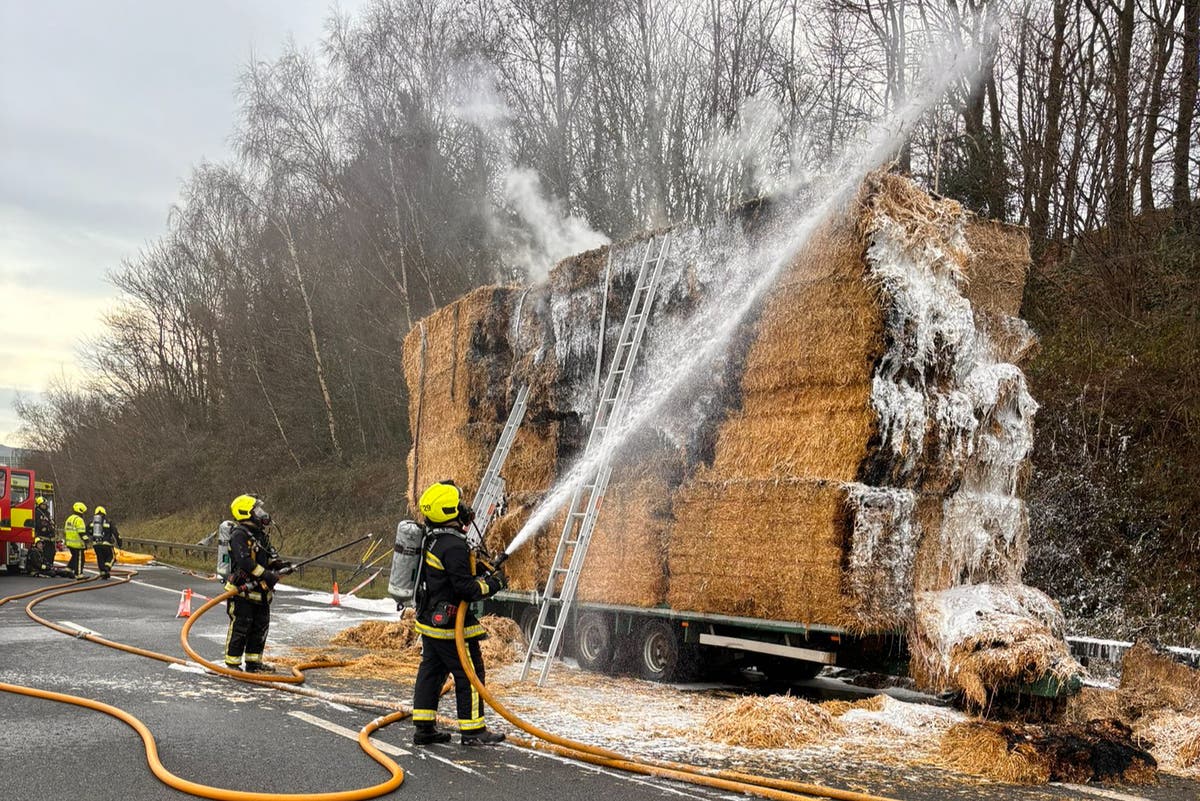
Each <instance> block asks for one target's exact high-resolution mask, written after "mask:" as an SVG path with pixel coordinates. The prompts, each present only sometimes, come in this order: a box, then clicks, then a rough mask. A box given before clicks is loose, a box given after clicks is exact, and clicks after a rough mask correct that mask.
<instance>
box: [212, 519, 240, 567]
mask: <svg viewBox="0 0 1200 801" xmlns="http://www.w3.org/2000/svg"><path fill="white" fill-rule="evenodd" d="M234 525H236V524H235V523H234V522H233V521H232V520H222V521H221V525H219V526H217V575H218V576H220V577H221V580H222V581H228V580H229V571H230V569H231V568H232V560H231V559H230V557H229V538H230V536H231V535H232V534H233V527H234Z"/></svg>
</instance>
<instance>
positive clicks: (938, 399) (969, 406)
mask: <svg viewBox="0 0 1200 801" xmlns="http://www.w3.org/2000/svg"><path fill="white" fill-rule="evenodd" d="M767 205H769V204H764V205H763V206H761V207H759V206H756V207H752V208H748V209H746V210H744V211H743V212H742V213H741V214H740V215H738V216H736V217H735V218H733V219H731V220H728V221H725V222H722V223H719V224H716V225H714V226H712V227H709V228H677V229H674V230H673V231H672V236H673V239H672V249H671V254H672V255H671V258H670V260H669V262H668V263H667V264H666V265H665V266H664V271H663V276H662V279H661V285H660V293H659V295H658V301H657V304H656V306H655V307H654V309H653V312H652V316H651V319H650V328H649V329H648V332H647V337H648V340H647V345H646V348H645V349H646V350H647V351H648V353H647V355H646V357H645V359H644V360H643V361H642V363H641V366H640V367H638V368H636V369H635V373H634V379H635V381H636V382H638V383H639V384H644V383H647V381H646V379H647V378H649V377H650V374H649V373H648V372H647V371H651V370H654V369H655V354H656V353H657V352H660V351H661V352H668V351H667V350H665V349H664V348H663V347H660V346H664V345H665V343H666V342H667V341H668V340H670V339H672V338H677V337H678V336H680V335H681V333H680V332H685V331H687V330H688V329H687V325H688V320H689V315H690V314H691V313H693V312H694V311H695V310H696V309H697V308H698V307H699V306H700V305H701V303H702V302H704V301H707V300H711V299H712V298H713V297H720V296H721V294H722V292H723V291H725V290H726V287H728V286H730V285H733V286H736V285H737V282H736V281H731V280H730V276H729V275H727V274H726V270H728V269H732V267H731V265H734V264H737V263H738V262H737V259H735V258H734V256H735V255H737V254H738V253H744V252H747V251H748V249H750V248H751V247H752V246H753V244H754V243H755V242H756V241H759V240H760V239H762V238H763V237H765V236H766V235H767V230H768V229H769V228H770V227H771V226H778V225H781V224H782V225H786V222H787V221H786V220H785V221H780V220H777V219H774V220H772V219H770V218H769V214H768V213H767V211H769V209H766V206H767ZM642 250H643V241H642V240H635V241H631V242H625V243H619V244H614V245H612V246H610V247H608V248H601V249H598V250H594V251H589V252H587V253H584V254H580V255H578V256H574V257H571V258H569V259H566V260H564V261H563V262H561V263H560V264H559V265H558V266H557V267H556V268H555V269H554V270H553V271H552V273H551V275H550V277H549V279H548V280H547V281H546V282H545V283H543V284H540V285H537V286H532V287H487V288H483V289H479V290H476V291H474V292H472V293H470V294H468V295H466V296H464V297H463V298H461V299H459V300H458V301H456V302H454V303H452V304H450V305H449V306H447V307H445V308H443V309H440V310H439V311H437V312H436V313H434V314H433V315H431V316H430V317H428V318H426V319H425V320H423V321H422V322H421V323H420V324H419V325H418V326H417V327H416V328H414V329H413V331H412V332H410V333H409V335H408V337H407V338H406V340H405V346H404V364H405V376H406V380H407V382H408V387H409V392H410V394H411V396H412V398H413V403H412V404H411V406H410V415H411V419H410V422H411V425H412V430H413V432H414V444H413V449H412V452H411V453H410V457H409V459H410V467H411V468H412V469H411V471H410V476H411V477H412V487H411V488H410V489H412V490H413V492H412V493H411V494H410V497H416V488H417V487H418V486H420V485H421V484H422V483H428V482H429V481H432V480H437V479H441V478H445V477H448V476H453V477H455V478H456V479H457V480H459V481H460V482H464V483H467V484H469V483H470V482H471V481H473V480H477V479H478V476H479V475H480V474H481V472H482V469H483V465H484V464H486V462H487V458H488V456H489V455H490V453H491V449H492V447H493V446H494V445H495V442H496V439H497V437H498V435H499V430H500V427H501V426H502V424H503V421H504V419H505V417H506V416H507V413H508V409H509V407H510V406H511V403H512V401H513V399H514V398H515V395H516V391H517V389H518V388H519V387H520V386H522V385H528V386H529V387H530V390H531V391H530V396H529V397H530V400H529V408H528V412H527V414H526V418H525V423H524V426H523V427H522V430H521V432H520V435H519V436H518V438H517V441H516V443H515V445H514V448H513V451H512V453H511V454H510V456H509V460H508V464H507V466H506V469H505V471H504V476H505V479H506V481H507V487H508V490H509V492H510V494H511V498H512V499H513V500H514V502H513V503H510V506H509V510H508V513H507V515H506V516H505V517H502V518H501V519H500V520H499V521H497V523H496V524H495V525H494V526H493V528H492V529H491V530H490V532H489V535H488V543H487V544H488V546H489V548H490V549H491V550H493V551H494V552H500V551H502V550H505V548H506V546H508V544H509V542H510V541H511V539H512V536H513V533H514V532H515V531H519V530H521V528H522V527H523V525H524V524H525V522H526V521H527V520H528V519H529V517H530V515H531V514H532V512H533V510H534V509H536V508H537V505H538V503H539V502H540V499H541V498H543V497H545V494H546V493H548V492H549V491H550V490H551V488H552V487H553V486H554V484H555V482H556V480H557V479H559V478H561V477H562V476H563V475H565V473H566V472H567V471H568V470H569V469H570V467H571V466H572V464H573V463H574V461H575V459H576V458H577V457H578V456H579V455H580V453H581V451H582V449H583V446H584V444H585V442H586V438H587V433H588V426H589V424H590V420H591V418H592V415H593V413H594V411H595V403H596V397H597V387H596V380H595V376H596V375H597V369H596V368H597V365H596V362H597V359H599V360H600V361H601V362H602V364H601V367H602V368H603V367H604V366H606V365H607V362H608V360H609V359H610V358H611V355H612V351H613V349H614V347H615V344H616V340H617V338H618V335H619V331H620V326H621V323H622V321H623V317H624V313H625V308H626V306H627V305H628V303H629V300H630V296H631V293H632V290H633V285H634V278H635V276H636V272H637V268H638V265H639V263H640V258H641V254H642ZM610 257H611V264H610V265H609V270H607V271H606V270H605V265H606V262H607V261H608V259H609V258H610ZM744 266H745V265H744V264H743V265H741V267H742V268H744ZM1027 267H1028V243H1027V240H1026V239H1025V237H1024V234H1023V233H1021V232H1020V231H1019V230H1018V229H1013V228H1009V227H1005V226H1000V225H997V224H993V223H989V222H986V221H981V220H977V219H975V218H973V217H972V216H971V215H970V214H969V213H967V212H965V211H964V210H963V209H962V208H961V207H960V206H959V205H958V204H956V203H954V202H952V201H948V200H935V199H934V198H932V197H930V196H929V195H927V194H926V193H924V192H922V191H921V190H920V189H918V188H917V187H916V186H915V185H914V184H913V183H912V182H910V181H908V180H906V179H904V178H901V177H899V176H895V175H888V174H873V175H871V176H869V177H868V178H867V180H866V181H865V182H864V184H863V186H862V187H861V189H860V191H859V192H858V195H857V197H856V198H855V199H854V201H853V202H852V203H851V204H849V206H848V207H847V209H846V210H845V211H844V213H842V214H841V215H840V216H838V217H835V218H833V219H831V220H830V221H828V222H826V223H825V224H823V225H822V227H821V228H820V229H819V230H818V231H817V233H816V234H815V235H814V236H812V237H811V238H810V239H809V240H808V242H807V244H806V245H805V246H804V247H803V248H802V249H801V250H800V252H798V253H797V255H796V256H795V258H794V259H793V261H792V263H791V264H790V265H788V267H787V268H786V269H785V270H784V272H783V274H782V275H781V277H780V279H779V281H778V282H777V284H776V286H775V287H774V288H773V290H772V292H771V293H770V294H769V295H768V296H767V297H766V298H765V299H764V301H763V302H762V304H761V308H760V309H759V312H758V314H757V315H756V316H755V317H754V319H751V320H748V321H746V322H745V323H743V324H742V325H741V327H740V329H739V331H738V332H737V334H736V336H735V337H734V342H733V343H732V345H731V346H730V348H729V351H728V352H727V354H726V358H725V361H724V364H723V365H722V366H721V367H720V368H719V369H716V370H714V371H713V372H712V373H711V374H710V375H707V376H704V377H703V380H698V381H695V382H693V383H692V384H691V385H689V386H687V387H684V388H683V389H682V390H681V391H679V392H677V393H675V394H674V395H672V397H671V400H670V401H668V402H667V404H666V405H665V406H664V407H663V411H662V413H661V414H660V415H659V416H658V417H657V418H656V419H655V421H654V423H653V425H652V426H648V427H646V428H644V429H643V430H641V431H639V432H638V433H637V435H636V436H635V437H633V439H632V440H631V442H630V444H629V446H628V447H625V448H623V449H622V450H621V451H620V452H619V453H618V454H617V455H616V459H615V462H614V471H613V478H612V483H611V484H610V487H609V491H608V495H607V498H606V503H605V505H604V506H603V507H602V509H601V513H600V516H599V519H598V520H597V524H596V530H595V533H594V535H593V540H592V548H591V550H590V551H589V554H588V562H587V566H586V568H585V571H584V574H583V577H582V579H581V583H580V594H579V598H580V600H581V601H598V602H606V603H617V604H625V605H633V606H643V607H650V606H657V605H663V604H666V605H669V606H670V607H672V608H674V609H679V610H687V611H695V612H708V613H723V614H732V615H742V616H748V617H760V618H769V619H774V620H784V621H791V622H797V623H810V624H825V625H830V626H837V627H841V628H845V629H848V630H850V631H855V632H888V631H903V632H906V633H907V634H908V635H909V637H910V640H911V641H913V642H918V643H920V646H919V649H918V653H917V662H918V664H915V665H914V668H915V671H914V672H915V673H916V675H917V676H918V677H919V678H920V680H921V682H922V683H923V684H924V685H925V686H927V687H930V688H935V689H957V690H963V691H965V692H967V693H968V695H969V696H970V698H971V699H972V700H974V701H975V702H977V703H984V702H985V701H986V696H987V694H988V693H989V692H990V691H991V690H993V689H995V688H998V687H1001V686H1004V685H1007V684H1011V683H1015V682H1020V681H1024V680H1027V679H1029V678H1030V677H1029V675H1028V673H1029V671H1028V670H1027V668H1028V665H1029V664H1030V657H1031V656H1032V658H1033V663H1034V664H1037V665H1039V666H1046V667H1047V668H1053V669H1054V670H1056V671H1058V672H1060V673H1061V674H1062V675H1067V674H1070V673H1072V672H1074V671H1077V670H1078V667H1077V666H1075V665H1074V664H1073V663H1072V662H1070V658H1069V657H1068V656H1066V650H1065V646H1063V645H1062V644H1061V631H1059V630H1058V629H1057V628H1056V626H1055V618H1054V616H1053V615H1045V614H1042V615H1038V614H1030V613H1029V611H1028V610H1029V609H1030V608H1034V607H1036V608H1039V609H1040V608H1042V607H1046V608H1054V603H1053V601H1051V600H1050V599H1049V598H1046V597H1045V596H1044V595H1041V596H1040V598H1038V599H1037V602H1033V601H1029V603H1026V604H1025V605H1024V606H1023V607H1022V608H1021V609H1020V610H1018V612H1016V613H1011V610H1010V611H1009V612H1006V613H1005V614H1002V615H991V616H989V618H988V620H989V623H988V626H989V629H988V633H989V636H991V638H992V640H991V641H992V642H996V643H1000V645H997V646H995V647H993V648H992V649H991V650H992V653H991V654H990V655H989V656H988V658H987V659H984V657H983V656H981V655H980V654H979V651H978V649H975V648H973V647H971V646H970V644H969V642H968V641H969V640H970V636H971V633H970V632H968V631H966V630H965V629H954V630H952V631H943V630H940V629H939V628H938V627H939V626H941V625H942V620H941V618H939V617H938V615H937V614H934V613H930V612H929V611H928V610H931V609H936V608H937V607H938V605H939V601H938V597H937V595H936V594H937V593H941V592H946V591H952V590H953V589H955V588H958V587H964V586H967V587H970V586H978V585H986V586H994V587H1001V588H1008V589H1003V590H999V591H997V593H996V594H995V595H996V597H1004V596H1005V595H1011V596H1020V597H1022V598H1025V599H1027V600H1028V599H1031V598H1033V597H1035V596H1039V595H1040V593H1038V592H1037V591H1036V590H1032V589H1030V588H1026V587H1022V586H1021V585H1019V583H1018V582H1019V580H1020V574H1021V569H1022V567H1023V565H1024V562H1025V558H1026V551H1027V546H1028V525H1027V516H1026V512H1025V508H1024V502H1023V501H1022V499H1021V493H1022V491H1023V483H1024V479H1025V476H1026V474H1027V472H1028V464H1029V453H1030V449H1031V447H1032V433H1031V432H1032V421H1033V415H1034V412H1035V411H1036V403H1035V402H1034V401H1033V399H1032V398H1031V397H1030V396H1029V393H1028V391H1027V389H1026V386H1025V380H1024V376H1023V374H1022V372H1021V370H1020V367H1019V364H1017V363H1014V360H1019V359H1021V358H1024V357H1025V356H1027V355H1028V354H1029V353H1031V352H1032V350H1033V343H1034V339H1033V337H1032V334H1031V333H1030V331H1029V329H1028V326H1026V325H1025V324H1024V322H1023V321H1021V320H1019V319H1017V318H1015V317H1012V316H1011V315H1012V314H1014V313H1015V310H1016V309H1017V307H1018V306H1019V302H1020V296H1021V292H1022V290H1023V286H1024V276H1025V270H1026V269H1027ZM606 275H608V281H607V283H606V282H605V277H606ZM602 308H603V311H604V313H603V314H601V310H602ZM602 319H603V320H604V323H605V324H604V330H603V331H601V330H600V324H601V320H602ZM701 333H702V332H701ZM692 335H695V332H692ZM600 373H601V374H603V369H601V370H600ZM635 391H636V390H635ZM562 520H563V518H562V513H561V512H560V513H559V515H558V516H557V518H556V519H553V520H551V521H550V522H549V524H548V525H547V526H546V527H545V528H544V529H543V530H542V532H541V533H540V534H539V535H538V536H536V537H534V538H533V541H532V542H531V543H530V544H529V545H528V546H526V547H522V548H520V549H518V550H517V551H516V552H515V553H514V554H513V555H512V558H511V559H510V560H509V562H508V563H507V567H506V569H507V571H508V573H509V576H510V579H511V584H512V587H513V588H514V589H519V590H535V589H538V588H539V587H540V585H541V584H542V583H543V582H544V581H545V580H546V576H547V575H548V573H549V569H550V561H551V559H552V556H553V553H554V550H555V545H556V542H555V539H554V538H555V535H556V534H557V533H558V531H559V530H560V529H561V524H562ZM747 543H753V548H751V549H748V548H747V547H746V546H747ZM754 553H759V554H760V555H761V554H770V557H771V558H770V559H769V560H765V561H764V560H763V559H761V558H754V557H753V554H754ZM982 595H983V596H984V597H985V599H986V598H988V597H991V596H990V595H988V594H987V593H983V594H982ZM923 610H926V611H923ZM1005 651H1010V652H1011V653H1010V654H1009V656H1007V657H1006V656H1005V655H1004V653H1003V652H1005ZM968 663H969V664H968Z"/></svg>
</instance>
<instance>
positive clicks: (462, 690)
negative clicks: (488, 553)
mask: <svg viewBox="0 0 1200 801" xmlns="http://www.w3.org/2000/svg"><path fill="white" fill-rule="evenodd" d="M420 507H421V514H422V515H424V517H425V520H426V522H427V525H428V526H429V532H428V534H427V535H426V538H425V549H424V553H423V555H422V559H423V560H424V564H423V565H422V566H421V578H420V579H419V582H418V586H417V590H416V594H417V601H416V608H417V620H416V629H417V631H418V632H420V634H421V666H420V668H419V669H418V670H417V680H416V686H415V687H414V689H413V714H412V718H413V724H414V725H415V726H416V732H415V733H414V734H413V744H414V745H431V744H434V743H446V742H449V741H450V733H449V732H446V731H439V730H438V729H437V728H436V721H437V706H438V698H439V697H440V695H441V689H442V685H443V684H444V683H445V681H446V677H447V676H448V675H453V676H454V695H455V699H456V701H457V704H458V727H459V731H460V732H461V735H460V739H461V742H462V744H463V745H496V744H497V743H499V742H501V741H503V740H504V735H503V734H500V733H499V732H492V731H488V729H487V727H486V726H485V725H484V720H483V703H482V701H481V699H480V698H479V693H478V691H476V689H475V688H474V687H472V686H471V682H470V681H469V680H468V679H467V673H466V671H465V670H463V666H462V663H461V662H460V661H459V658H458V649H457V647H456V646H455V643H454V621H455V617H456V615H457V613H458V604H459V602H460V601H467V602H468V603H471V602H474V601H478V600H481V599H483V598H485V597H487V596H489V595H494V594H495V593H497V592H499V591H500V590H502V589H504V588H505V587H506V586H508V580H507V579H506V578H505V576H504V573H503V572H501V571H498V570H497V571H494V572H492V573H490V574H488V575H483V576H481V575H480V570H479V568H478V567H477V565H476V561H475V555H474V554H473V553H471V551H470V549H469V548H468V547H467V535H466V528H467V526H469V525H470V524H471V521H472V520H473V519H474V517H475V513H474V512H473V511H472V510H471V507H469V506H467V505H466V504H464V503H463V502H462V495H461V493H460V491H459V489H458V487H457V486H455V485H454V482H452V481H441V482H438V483H437V484H433V485H431V486H430V487H429V489H427V490H425V492H424V494H422V495H421V499H420ZM486 636H487V632H486V631H484V628H483V626H481V625H479V621H478V620H477V619H476V618H475V616H474V615H473V614H468V615H467V618H466V621H465V637H466V640H467V653H468V656H469V657H470V659H471V665H472V666H473V667H474V668H475V673H476V674H477V675H478V676H479V680H480V681H483V680H484V666H483V656H482V654H481V653H480V648H479V643H480V641H481V640H483V638H484V637H486Z"/></svg>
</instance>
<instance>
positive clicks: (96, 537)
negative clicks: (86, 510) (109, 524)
mask: <svg viewBox="0 0 1200 801" xmlns="http://www.w3.org/2000/svg"><path fill="white" fill-rule="evenodd" d="M103 541H104V515H101V514H96V515H92V542H103Z"/></svg>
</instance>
